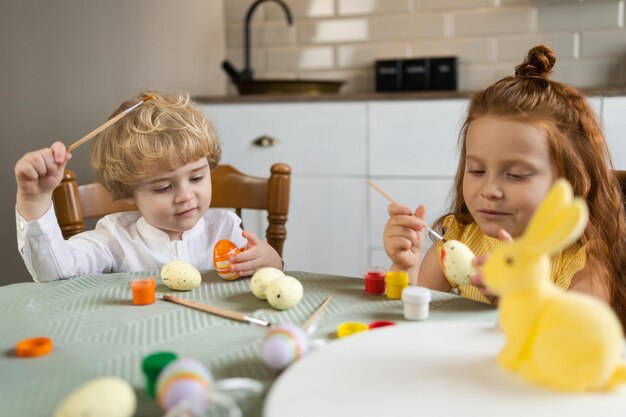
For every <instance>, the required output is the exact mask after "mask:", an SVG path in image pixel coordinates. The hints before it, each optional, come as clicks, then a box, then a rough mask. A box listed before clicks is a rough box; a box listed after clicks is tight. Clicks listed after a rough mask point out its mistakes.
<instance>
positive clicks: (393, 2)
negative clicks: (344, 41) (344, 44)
mask: <svg viewBox="0 0 626 417" xmlns="http://www.w3.org/2000/svg"><path fill="white" fill-rule="evenodd" d="M337 1H338V2H339V5H338V10H339V15H340V16H344V15H346V16H349V15H376V14H388V13H408V12H410V11H411V8H410V2H411V0H384V1H383V0H337Z"/></svg>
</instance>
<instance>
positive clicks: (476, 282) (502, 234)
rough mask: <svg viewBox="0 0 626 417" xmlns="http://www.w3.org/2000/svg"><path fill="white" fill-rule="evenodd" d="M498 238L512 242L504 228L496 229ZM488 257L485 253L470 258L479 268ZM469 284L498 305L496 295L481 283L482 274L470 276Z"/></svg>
mask: <svg viewBox="0 0 626 417" xmlns="http://www.w3.org/2000/svg"><path fill="white" fill-rule="evenodd" d="M498 239H500V240H502V241H504V242H512V241H513V238H512V237H511V235H510V234H509V233H508V232H507V231H506V230H504V229H500V230H499V231H498ZM488 258H489V257H488V256H486V255H482V256H477V257H475V258H474V259H473V260H472V265H474V266H475V267H476V269H479V270H480V268H481V267H482V266H483V265H484V264H485V262H487V259H488ZM470 284H472V285H473V286H475V287H477V288H478V290H479V291H480V292H481V293H482V294H483V295H484V296H485V297H486V298H487V299H488V300H489V302H491V304H493V305H498V299H499V298H498V296H497V295H495V294H494V293H492V292H490V291H489V289H488V288H487V287H486V286H485V284H483V275H482V274H481V273H480V272H479V273H478V274H476V275H474V276H473V277H471V278H470Z"/></svg>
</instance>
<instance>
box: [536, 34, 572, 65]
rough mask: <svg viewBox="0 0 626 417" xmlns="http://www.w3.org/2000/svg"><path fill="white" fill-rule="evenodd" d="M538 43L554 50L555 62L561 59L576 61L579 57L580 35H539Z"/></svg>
mask: <svg viewBox="0 0 626 417" xmlns="http://www.w3.org/2000/svg"><path fill="white" fill-rule="evenodd" d="M539 42H540V43H545V44H546V45H548V46H550V48H552V49H553V50H554V52H555V53H556V62H559V61H560V60H562V59H578V58H579V56H580V34H579V33H578V32H564V33H546V34H540V35H539Z"/></svg>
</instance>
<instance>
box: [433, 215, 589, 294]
mask: <svg viewBox="0 0 626 417" xmlns="http://www.w3.org/2000/svg"><path fill="white" fill-rule="evenodd" d="M443 230H444V231H445V233H444V236H443V237H444V238H445V239H448V240H450V239H454V240H458V241H460V242H462V243H464V244H465V245H467V246H468V247H469V248H470V249H471V250H472V252H474V255H476V256H479V255H488V254H490V253H491V252H492V251H493V250H494V249H495V248H496V247H497V246H498V245H499V244H500V243H501V242H500V240H498V239H495V238H492V237H489V236H487V235H485V234H484V233H483V232H482V231H481V230H480V229H479V228H478V225H477V224H476V223H475V222H472V223H469V224H466V225H463V224H461V223H459V222H458V221H457V220H456V218H455V217H454V215H449V216H447V217H446V218H445V219H444V221H443ZM442 246H443V242H442V241H439V242H438V244H437V253H438V255H439V256H437V258H438V259H439V263H440V264H441V248H442ZM585 260H586V256H585V248H584V247H583V246H582V245H580V244H579V243H574V244H572V245H570V246H569V247H568V248H567V249H565V250H564V251H562V252H559V253H557V254H555V255H553V256H552V258H551V261H552V270H551V273H550V277H551V279H552V282H553V283H554V284H555V285H556V286H557V287H559V288H562V289H567V288H569V286H570V283H571V281H572V276H574V274H575V273H576V272H578V271H580V270H581V269H583V268H584V267H585ZM448 282H449V283H450V285H451V286H452V288H458V290H459V293H460V294H461V295H462V296H463V297H466V298H469V299H471V300H476V301H481V302H483V303H488V304H491V303H490V301H489V300H488V299H487V298H486V297H485V296H484V295H482V294H481V292H480V291H479V290H478V288H476V287H475V286H473V285H470V284H468V285H457V284H455V283H453V282H451V281H448Z"/></svg>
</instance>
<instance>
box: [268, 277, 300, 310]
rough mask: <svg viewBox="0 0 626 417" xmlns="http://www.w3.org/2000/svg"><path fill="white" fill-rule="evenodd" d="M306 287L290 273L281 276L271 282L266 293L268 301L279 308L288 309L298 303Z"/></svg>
mask: <svg viewBox="0 0 626 417" xmlns="http://www.w3.org/2000/svg"><path fill="white" fill-rule="evenodd" d="M303 294H304V289H303V288H302V284H301V283H300V281H298V280H297V279H295V278H294V277H290V276H289V275H285V276H284V277H279V278H276V279H275V280H273V281H272V282H270V284H269V285H268V286H267V291H266V292H265V295H266V296H267V301H268V302H269V303H270V305H271V306H272V307H274V308H275V309H277V310H287V309H288V308H291V307H293V306H295V305H296V304H298V303H299V302H300V300H301V299H302V295H303Z"/></svg>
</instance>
